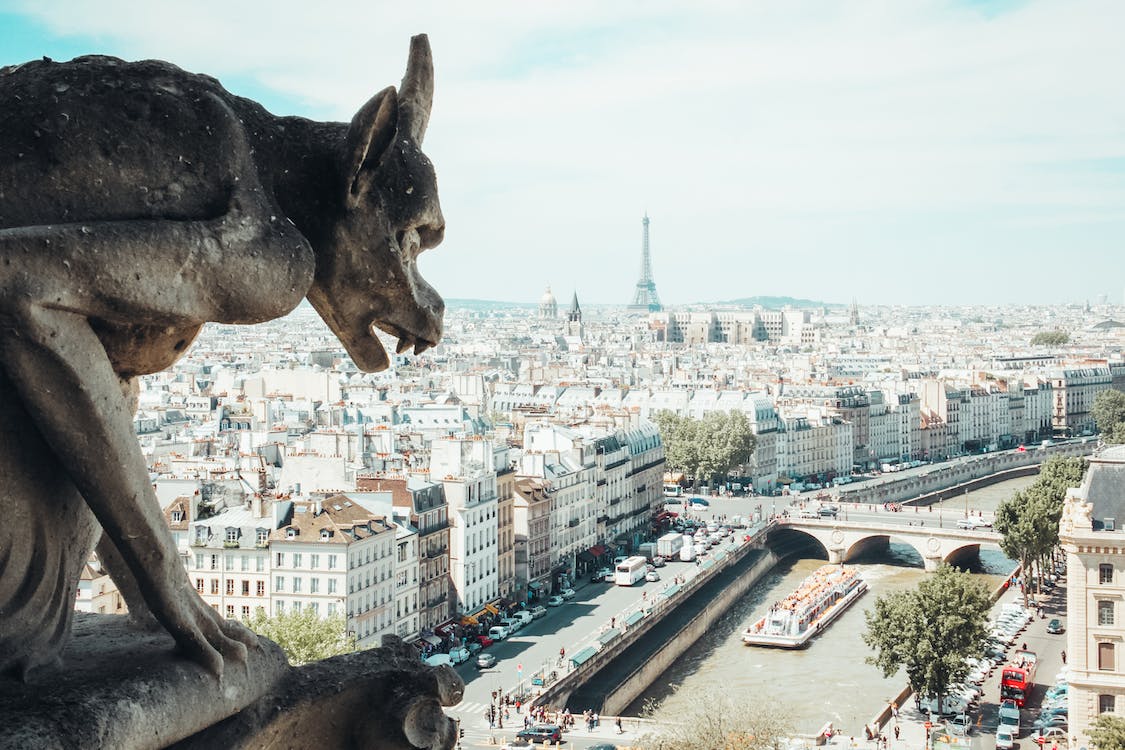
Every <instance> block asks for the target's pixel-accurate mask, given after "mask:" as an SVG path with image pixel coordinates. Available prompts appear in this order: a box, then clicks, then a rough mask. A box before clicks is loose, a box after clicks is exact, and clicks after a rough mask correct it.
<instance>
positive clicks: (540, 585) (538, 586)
mask: <svg viewBox="0 0 1125 750" xmlns="http://www.w3.org/2000/svg"><path fill="white" fill-rule="evenodd" d="M527 587H528V588H529V589H531V590H532V591H538V590H539V589H541V588H543V582H542V581H532V582H531V583H529V584H527Z"/></svg>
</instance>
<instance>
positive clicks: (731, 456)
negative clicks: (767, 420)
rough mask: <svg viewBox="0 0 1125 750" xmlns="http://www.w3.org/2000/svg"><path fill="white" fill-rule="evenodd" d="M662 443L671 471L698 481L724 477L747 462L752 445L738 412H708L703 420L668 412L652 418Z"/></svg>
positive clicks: (748, 428)
mask: <svg viewBox="0 0 1125 750" xmlns="http://www.w3.org/2000/svg"><path fill="white" fill-rule="evenodd" d="M653 421H654V422H655V423H656V426H657V427H658V428H659V429H660V435H661V438H662V439H663V441H664V458H665V460H666V461H667V462H668V467H669V468H670V469H672V471H682V472H683V473H685V474H689V475H691V476H692V477H693V478H694V481H695V485H696V486H697V487H698V486H699V482H700V481H701V480H704V479H707V480H710V479H713V478H714V477H715V476H717V475H722V476H725V475H726V474H727V473H728V472H729V471H730V470H731V469H733V468H735V467H736V466H740V465H742V464H746V463H748V462H749V461H750V457H751V456H752V455H753V454H754V446H755V444H756V441H755V438H754V430H753V428H752V427H751V425H750V420H749V419H747V418H746V415H745V414H743V413H742V412H740V411H731V412H723V411H712V412H708V413H707V414H706V415H705V416H704V417H703V419H694V418H692V417H682V416H680V415H678V414H676V413H674V412H671V411H660V412H657V413H656V414H654V415H653Z"/></svg>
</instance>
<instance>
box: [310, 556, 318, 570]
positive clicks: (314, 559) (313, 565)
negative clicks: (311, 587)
mask: <svg viewBox="0 0 1125 750" xmlns="http://www.w3.org/2000/svg"><path fill="white" fill-rule="evenodd" d="M309 567H310V568H312V569H313V570H316V569H317V568H319V567H320V555H309Z"/></svg>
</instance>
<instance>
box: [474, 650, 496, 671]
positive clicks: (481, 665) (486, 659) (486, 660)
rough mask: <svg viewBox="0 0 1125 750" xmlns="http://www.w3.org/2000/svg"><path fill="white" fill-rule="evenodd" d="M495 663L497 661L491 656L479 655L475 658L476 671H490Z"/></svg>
mask: <svg viewBox="0 0 1125 750" xmlns="http://www.w3.org/2000/svg"><path fill="white" fill-rule="evenodd" d="M496 662H497V659H496V657H495V656H493V655H492V654H481V655H480V656H478V657H477V669H492V668H493V667H495V666H496Z"/></svg>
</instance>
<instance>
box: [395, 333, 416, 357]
mask: <svg viewBox="0 0 1125 750" xmlns="http://www.w3.org/2000/svg"><path fill="white" fill-rule="evenodd" d="M413 345H414V339H413V337H411V336H409V335H406V334H404V335H403V336H402V337H401V338H400V339H399V340H398V346H397V347H396V348H395V354H402V353H403V352H405V351H406V350H407V349H409V348H410V347H411V346H413Z"/></svg>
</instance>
